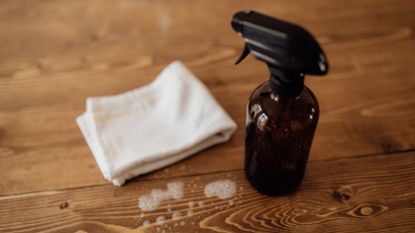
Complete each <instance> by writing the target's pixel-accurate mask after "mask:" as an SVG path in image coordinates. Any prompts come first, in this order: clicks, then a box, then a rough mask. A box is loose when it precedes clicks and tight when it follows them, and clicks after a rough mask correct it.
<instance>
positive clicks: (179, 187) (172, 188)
mask: <svg viewBox="0 0 415 233" xmlns="http://www.w3.org/2000/svg"><path fill="white" fill-rule="evenodd" d="M183 186H184V183H183V182H179V181H177V182H170V183H168V184H167V189H168V192H169V193H170V195H171V197H172V198H173V199H176V200H177V199H180V198H182V197H183Z"/></svg>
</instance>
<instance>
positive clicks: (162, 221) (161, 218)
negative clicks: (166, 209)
mask: <svg viewBox="0 0 415 233" xmlns="http://www.w3.org/2000/svg"><path fill="white" fill-rule="evenodd" d="M164 221H166V217H164V216H163V215H161V216H158V217H157V219H156V222H157V223H159V224H163V223H164Z"/></svg>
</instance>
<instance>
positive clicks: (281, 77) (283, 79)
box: [269, 70, 304, 97]
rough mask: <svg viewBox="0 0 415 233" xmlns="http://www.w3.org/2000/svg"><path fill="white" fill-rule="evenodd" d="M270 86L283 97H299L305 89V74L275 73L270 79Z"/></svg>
mask: <svg viewBox="0 0 415 233" xmlns="http://www.w3.org/2000/svg"><path fill="white" fill-rule="evenodd" d="M269 83H270V86H271V89H272V90H273V91H275V92H276V93H278V94H279V95H280V96H282V97H295V96H298V95H299V94H300V93H301V91H302V90H303V88H304V74H303V73H293V72H286V71H280V70H278V72H275V71H273V72H272V73H271V77H270V82H269Z"/></svg>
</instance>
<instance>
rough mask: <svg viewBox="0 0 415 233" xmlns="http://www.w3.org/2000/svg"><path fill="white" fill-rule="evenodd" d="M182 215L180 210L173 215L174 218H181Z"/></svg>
mask: <svg viewBox="0 0 415 233" xmlns="http://www.w3.org/2000/svg"><path fill="white" fill-rule="evenodd" d="M181 216H182V215H181V214H180V212H178V211H176V212H174V213H173V215H172V216H171V218H172V219H178V218H180V217H181Z"/></svg>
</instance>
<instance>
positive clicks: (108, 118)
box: [76, 61, 236, 186]
mask: <svg viewBox="0 0 415 233" xmlns="http://www.w3.org/2000/svg"><path fill="white" fill-rule="evenodd" d="M76 121H77V123H78V125H79V128H80V129H81V132H82V134H83V135H84V137H85V139H86V142H87V144H88V146H89V148H90V149H91V151H92V154H93V155H94V157H95V160H96V162H97V164H98V166H99V168H100V170H101V172H102V174H103V175H104V177H105V179H107V180H109V181H111V182H112V183H113V184H114V185H116V186H120V185H122V184H123V183H124V182H125V180H127V179H130V178H132V177H134V176H137V175H141V174H144V173H148V172H151V171H153V170H156V169H160V168H162V167H164V166H167V165H169V164H172V163H175V162H177V161H179V160H182V159H184V158H186V157H188V156H190V155H192V154H194V153H196V152H198V151H201V150H203V149H205V148H207V147H210V146H212V145H215V144H218V143H222V142H225V141H227V140H229V139H230V137H231V135H232V134H233V133H234V132H235V130H236V124H235V122H234V121H233V120H232V119H231V118H230V117H229V116H228V114H227V113H226V112H225V111H224V110H223V109H222V107H221V106H220V105H219V104H218V102H217V101H216V100H215V99H214V97H213V96H212V95H211V94H210V93H209V91H208V90H207V88H206V87H205V86H204V85H203V84H202V83H201V82H200V81H199V80H198V79H197V78H196V77H195V76H194V75H193V74H192V73H191V72H190V71H189V70H188V69H187V68H186V67H185V66H184V65H183V64H182V63H181V62H179V61H175V62H173V63H172V64H170V65H169V66H168V67H166V68H165V69H164V70H163V71H162V72H161V74H160V75H159V76H158V77H157V78H156V79H155V80H154V81H153V82H152V83H150V84H148V85H146V86H143V87H140V88H137V89H134V90H131V91H128V92H125V93H122V94H119V95H114V96H104V97H90V98H87V100H86V112H85V113H84V114H82V115H81V116H79V117H78V118H77V119H76Z"/></svg>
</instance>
